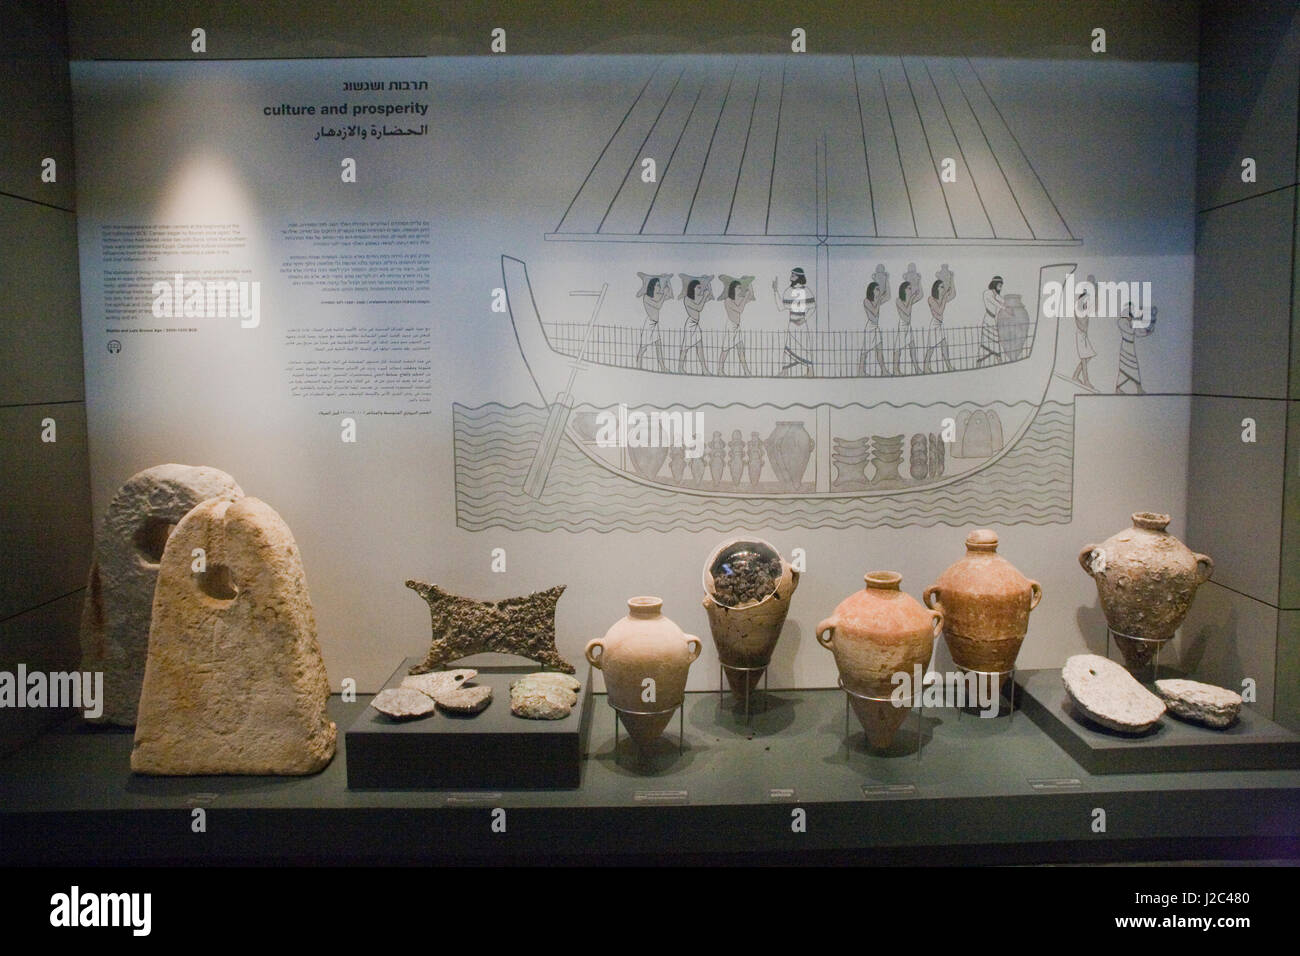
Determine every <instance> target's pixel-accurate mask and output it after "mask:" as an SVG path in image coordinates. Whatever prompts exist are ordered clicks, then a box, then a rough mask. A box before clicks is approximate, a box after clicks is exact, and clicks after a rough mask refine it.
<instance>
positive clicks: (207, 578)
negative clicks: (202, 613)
mask: <svg viewBox="0 0 1300 956" xmlns="http://www.w3.org/2000/svg"><path fill="white" fill-rule="evenodd" d="M194 577H195V578H197V580H198V585H199V590H200V591H202V592H203V593H204V594H206V595H207V596H208V597H210V598H213V599H215V600H218V601H233V600H234V599H235V597H236V596H237V595H238V594H239V588H237V587H235V582H234V580H233V579H232V578H231V577H230V568H228V567H226V566H225V565H224V564H209V565H208V569H207V570H206V571H200V572H198V573H197V574H195V575H194Z"/></svg>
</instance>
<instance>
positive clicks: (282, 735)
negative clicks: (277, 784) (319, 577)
mask: <svg viewBox="0 0 1300 956" xmlns="http://www.w3.org/2000/svg"><path fill="white" fill-rule="evenodd" d="M195 548H202V549H204V552H205V559H206V567H205V568H204V570H202V571H201V572H196V571H195V570H194V568H193V561H194V558H193V557H192V555H193V551H194V549H195ZM328 699H329V682H328V680H327V678H326V675H325V664H324V661H323V660H322V659H321V652H320V645H319V644H318V643H317V640H316V620H315V616H314V614H313V613H312V605H311V598H310V597H309V595H308V593H307V579H306V576H305V575H304V573H303V568H302V560H301V558H300V557H299V553H298V547H297V545H296V544H295V543H294V540H293V535H292V534H291V533H290V531H289V528H288V526H287V525H286V524H285V523H284V521H283V520H282V519H281V518H280V516H279V515H278V514H276V513H275V511H274V510H273V509H272V508H271V507H270V506H269V505H267V504H266V503H265V502H263V501H260V500H258V499H257V498H240V499H238V500H236V501H233V502H232V501H224V500H211V501H205V502H203V503H202V504H200V505H198V506H197V507H195V508H194V510H193V511H191V512H190V513H189V514H187V515H186V516H185V518H184V519H183V520H182V521H181V523H180V524H179V525H177V526H176V530H175V531H174V532H172V536H171V538H170V540H169V541H168V542H167V548H166V550H165V551H164V552H163V557H162V566H161V569H160V571H159V574H158V587H157V590H156V591H155V593H154V603H153V625H152V628H151V630H150V634H149V658H148V662H147V664H146V666H145V673H144V686H143V689H142V691H141V694H140V712H139V718H138V720H137V721H136V728H135V749H134V750H133V751H132V752H131V769H132V770H134V771H135V772H137V773H147V774H169V775H187V774H307V773H315V772H316V771H318V770H321V769H323V768H324V767H325V766H326V765H327V764H328V763H329V762H330V760H331V759H332V758H333V756H334V747H335V742H336V740H337V737H338V730H337V728H336V727H335V725H334V723H333V722H332V721H331V720H330V719H329V717H328V716H327V714H326V711H325V705H326V701H327V700H328Z"/></svg>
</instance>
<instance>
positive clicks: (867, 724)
mask: <svg viewBox="0 0 1300 956" xmlns="http://www.w3.org/2000/svg"><path fill="white" fill-rule="evenodd" d="M864 580H865V581H866V585H867V586H866V587H865V588H864V589H863V590H861V591H858V592H856V593H854V594H851V595H849V596H848V597H847V598H845V599H844V600H843V601H841V602H840V603H839V606H838V607H836V608H835V612H834V613H833V614H832V615H831V616H830V617H828V618H827V619H826V620H824V621H822V622H821V623H820V624H818V625H817V640H818V641H819V642H820V643H821V644H822V646H823V647H826V648H828V649H829V650H830V652H831V653H832V654H834V655H835V666H836V667H838V668H839V672H840V680H841V681H842V682H843V684H844V689H845V690H847V691H849V702H850V703H851V704H852V706H853V710H854V713H856V714H857V715H858V720H859V721H860V722H861V724H862V729H863V730H865V731H866V733H867V740H868V741H869V742H870V744H871V746H873V747H876V748H885V747H888V746H889V745H890V743H892V742H893V739H894V733H895V732H896V731H897V730H898V728H899V726H900V725H901V724H902V723H903V720H904V719H905V718H906V717H907V714H908V713H909V705H910V704H911V698H910V697H903V698H902V699H901V700H900V701H899V702H898V703H900V704H901V705H902V706H896V703H895V701H894V700H891V699H889V698H891V696H893V695H894V692H895V689H896V688H898V687H899V686H900V685H898V684H896V683H895V681H894V675H895V674H897V673H900V672H901V673H904V674H906V675H907V679H908V682H909V683H911V682H913V681H914V675H915V673H916V668H917V667H918V666H919V668H920V672H921V673H922V674H924V673H925V670H926V668H927V667H929V666H930V655H931V653H932V652H933V650H934V640H935V638H937V637H938V636H939V633H940V631H941V630H942V628H943V614H942V613H941V612H940V611H931V610H927V609H926V608H925V607H924V606H922V604H921V602H920V601H918V600H917V599H916V598H914V597H912V596H911V595H908V594H904V593H903V592H902V591H901V590H899V585H900V584H901V583H902V580H903V576H902V575H901V574H899V573H898V572H897V571H870V572H868V573H867V574H866V575H865V576H864ZM911 690H912V694H913V695H915V694H919V693H920V692H921V688H920V687H913V688H911ZM868 698H881V699H877V700H872V699H868Z"/></svg>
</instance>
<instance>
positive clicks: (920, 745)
mask: <svg viewBox="0 0 1300 956" xmlns="http://www.w3.org/2000/svg"><path fill="white" fill-rule="evenodd" d="M836 683H838V684H839V686H840V690H842V691H844V752H845V759H847V758H848V757H849V756H851V755H852V749H851V748H850V747H849V698H850V697H856V698H857V699H858V700H874V701H877V702H879V703H882V704H892V703H893V702H894V696H893V695H892V694H891V695H889V696H888V697H872V696H871V695H869V694H859V693H858V692H857V691H852V690H849V689H848V688H847V687H845V686H844V678H842V677H841V678H839V679H838V680H837V681H836ZM918 696H920V695H919V694H915V693H914V694H912V701H913V703H912V704H911V710H912V711H913V712H914V713H915V714H916V759H917V760H920V759H921V751H922V750H924V749H925V738H924V736H923V735H922V733H921V731H922V723H921V722H922V721H923V720H924V718H925V699H924V698H923V697H922V699H921V704H920V706H919V707H918V706H917V704H916V703H915V701H916V698H917V697H918ZM868 746H870V742H869V741H868Z"/></svg>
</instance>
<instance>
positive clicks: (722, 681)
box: [718, 661, 770, 723]
mask: <svg viewBox="0 0 1300 956" xmlns="http://www.w3.org/2000/svg"><path fill="white" fill-rule="evenodd" d="M723 668H727V669H729V670H733V671H743V672H744V673H746V674H752V673H753V672H754V671H762V672H763V712H764V713H766V712H767V672H768V670H770V668H769V666H768V665H767V664H764V665H763V666H762V667H740V666H739V665H736V664H723V663H722V661H718V709H719V710H721V709H722V695H723V694H725V693H726V687H727V685H726V675H725V674H724V673H723ZM752 690H753V688H751V687H750V686H749V679H748V678H746V679H745V723H749V717H750V710H749V698H750V694H751V692H752Z"/></svg>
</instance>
